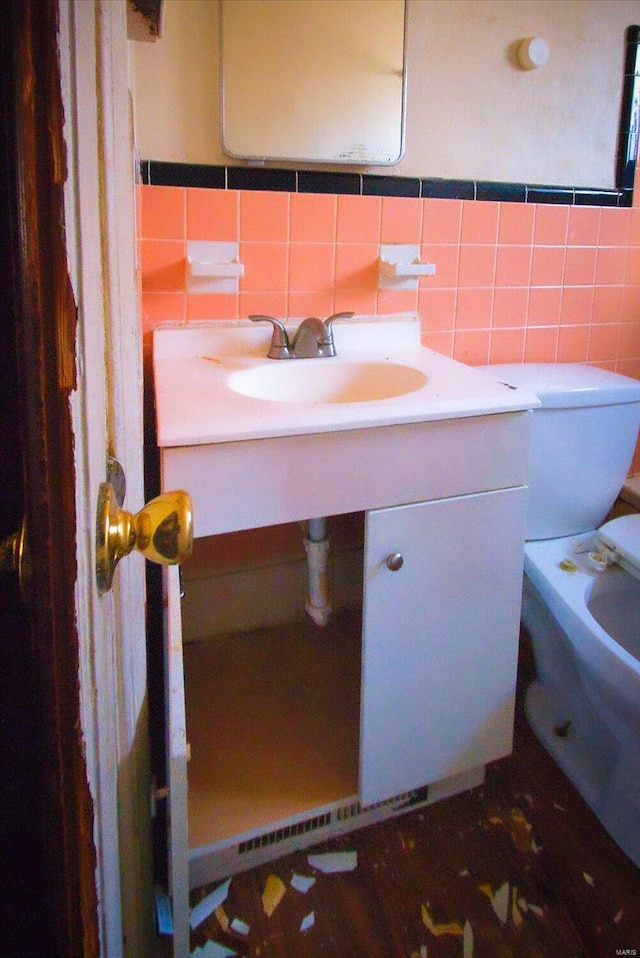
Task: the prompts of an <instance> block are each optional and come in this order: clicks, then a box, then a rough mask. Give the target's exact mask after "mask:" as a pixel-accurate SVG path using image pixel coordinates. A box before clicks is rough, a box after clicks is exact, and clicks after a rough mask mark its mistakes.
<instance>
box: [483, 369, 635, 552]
mask: <svg viewBox="0 0 640 958" xmlns="http://www.w3.org/2000/svg"><path fill="white" fill-rule="evenodd" d="M487 371H488V372H490V373H491V374H492V375H493V376H495V377H496V378H497V379H499V380H500V381H501V382H504V383H507V384H508V385H510V386H515V387H518V388H523V389H527V390H529V391H530V392H532V393H535V395H536V396H537V397H538V398H539V400H540V403H541V406H540V407H539V408H538V409H535V410H534V412H533V428H532V439H531V463H530V474H529V475H530V480H529V508H528V514H527V531H526V537H527V539H552V538H555V537H557V536H569V535H578V534H580V533H582V532H587V531H590V530H592V529H595V528H597V527H598V526H599V525H600V524H601V523H602V522H603V521H604V519H605V516H606V515H607V512H608V511H609V509H610V508H611V506H612V505H613V503H614V501H615V499H616V497H617V495H618V493H619V492H620V489H621V487H622V484H623V482H624V480H625V478H626V477H627V474H628V471H629V467H630V465H631V461H632V458H633V453H634V449H635V444H636V440H637V436H638V428H639V426H640V381H638V380H636V379H631V378H630V377H628V376H621V375H619V374H618V373H612V372H608V371H607V370H604V369H598V368H596V367H595V366H585V365H582V364H580V363H524V364H518V363H514V364H503V365H492V366H489V367H487Z"/></svg>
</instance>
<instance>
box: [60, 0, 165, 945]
mask: <svg viewBox="0 0 640 958" xmlns="http://www.w3.org/2000/svg"><path fill="white" fill-rule="evenodd" d="M58 5H59V11H60V66H61V80H62V97H63V104H64V109H65V127H64V136H65V143H66V146H67V156H68V167H69V175H68V177H67V181H66V184H65V211H66V216H67V250H68V255H69V268H70V275H71V282H72V285H73V288H74V293H75V297H76V302H77V304H78V329H77V337H76V355H77V367H78V370H79V373H78V382H77V389H76V390H75V392H74V393H73V395H72V396H71V413H72V424H73V432H74V439H75V471H76V481H75V499H76V516H77V525H78V534H77V538H76V549H77V556H78V578H77V583H76V610H77V623H78V633H79V688H80V724H81V727H82V732H83V741H84V746H85V755H86V762H87V775H88V780H89V785H90V789H91V793H92V797H93V806H94V831H93V834H94V842H95V845H96V851H97V868H96V885H97V889H98V900H99V902H100V909H99V923H100V939H101V947H102V953H104V954H105V955H107V956H112V955H113V956H119V955H125V956H131V958H134V956H135V958H138V956H145V955H148V954H151V952H152V949H153V895H152V864H151V862H152V853H151V828H150V804H151V803H150V798H151V796H150V772H149V740H148V703H147V674H146V669H147V666H146V627H145V602H146V593H145V574H144V562H143V561H142V559H141V558H140V557H139V556H132V557H130V558H128V559H127V560H126V561H125V562H122V563H121V564H120V566H119V567H118V569H117V571H116V575H115V577H114V586H113V589H112V591H111V592H109V593H108V594H106V595H100V594H99V593H98V591H97V588H96V581H95V523H96V518H95V516H96V504H97V498H98V489H99V486H100V484H101V483H102V482H104V481H105V479H106V478H107V465H106V460H107V456H112V457H115V458H117V459H118V461H119V462H120V464H121V465H122V467H123V468H124V470H125V474H126V484H127V489H126V498H125V502H124V506H125V508H127V509H128V510H129V511H131V512H136V511H137V510H138V509H139V508H141V506H142V505H143V503H144V477H143V472H144V468H143V423H142V415H143V412H142V410H143V372H142V329H141V323H140V309H139V291H138V281H137V257H136V164H135V149H134V138H133V121H132V107H131V99H130V94H129V86H130V84H129V55H128V41H127V4H126V0H83V2H82V3H78V2H77V0H58Z"/></svg>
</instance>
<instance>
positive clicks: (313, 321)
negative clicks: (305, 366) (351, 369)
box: [291, 313, 353, 359]
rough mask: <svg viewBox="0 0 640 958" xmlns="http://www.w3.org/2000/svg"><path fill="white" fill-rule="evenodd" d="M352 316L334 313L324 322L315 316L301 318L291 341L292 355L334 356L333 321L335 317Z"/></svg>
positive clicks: (296, 356) (306, 356)
mask: <svg viewBox="0 0 640 958" xmlns="http://www.w3.org/2000/svg"><path fill="white" fill-rule="evenodd" d="M352 316H353V313H335V314H334V315H333V316H329V318H328V319H326V320H325V321H324V322H323V321H322V320H321V319H318V317H317V316H309V317H307V319H303V320H302V322H301V323H300V325H299V326H298V329H297V330H296V334H295V336H294V337H293V340H292V342H291V352H292V354H293V356H294V357H295V358H297V359H310V358H313V357H316V358H319V357H322V356H335V355H336V347H335V344H334V341H333V321H334V320H335V319H350V318H351V317H352Z"/></svg>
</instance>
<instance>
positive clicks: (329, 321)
mask: <svg viewBox="0 0 640 958" xmlns="http://www.w3.org/2000/svg"><path fill="white" fill-rule="evenodd" d="M354 315H355V314H354V313H334V314H333V316H329V318H328V319H325V321H324V324H325V326H326V327H327V329H328V330H329V333H331V332H332V329H331V327H332V326H333V321H334V319H351V317H352V316H354Z"/></svg>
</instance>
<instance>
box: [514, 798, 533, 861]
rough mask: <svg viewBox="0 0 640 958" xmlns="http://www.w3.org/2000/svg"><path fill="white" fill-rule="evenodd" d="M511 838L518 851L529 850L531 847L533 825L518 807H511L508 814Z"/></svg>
mask: <svg viewBox="0 0 640 958" xmlns="http://www.w3.org/2000/svg"><path fill="white" fill-rule="evenodd" d="M509 818H510V823H509V825H510V827H509V831H510V832H511V838H512V841H513V844H514V845H515V846H516V848H517V849H518V851H519V852H530V851H531V848H532V840H531V832H532V829H533V826H532V825H531V823H530V822H528V821H527V819H526V818H525V816H524V815H523V813H522V812H521V811H520V809H519V808H512V809H511V812H510V815H509Z"/></svg>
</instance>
